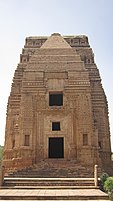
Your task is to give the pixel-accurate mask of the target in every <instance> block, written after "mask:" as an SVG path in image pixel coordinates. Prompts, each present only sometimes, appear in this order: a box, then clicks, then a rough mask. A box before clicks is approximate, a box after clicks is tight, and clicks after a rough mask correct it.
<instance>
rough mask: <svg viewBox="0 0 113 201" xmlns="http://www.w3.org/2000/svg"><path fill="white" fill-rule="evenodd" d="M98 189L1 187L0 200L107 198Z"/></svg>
mask: <svg viewBox="0 0 113 201" xmlns="http://www.w3.org/2000/svg"><path fill="white" fill-rule="evenodd" d="M108 199H109V198H108V195H107V194H105V193H104V192H102V191H100V190H98V189H92V190H91V189H79V190H76V189H68V190H67V189H63V190H58V189H57V190H54V189H53V190H52V189H49V190H48V189H46V190H43V189H40V190H36V189H33V190H31V189H28V190H24V189H18V190H17V189H1V190H0V200H108Z"/></svg>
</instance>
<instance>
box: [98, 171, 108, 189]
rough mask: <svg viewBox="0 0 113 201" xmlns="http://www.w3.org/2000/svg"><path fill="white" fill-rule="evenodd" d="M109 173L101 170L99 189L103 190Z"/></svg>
mask: <svg viewBox="0 0 113 201" xmlns="http://www.w3.org/2000/svg"><path fill="white" fill-rule="evenodd" d="M108 177H109V175H108V174H107V173H106V172H103V173H102V175H101V176H100V189H101V190H104V183H105V181H106V180H107V178H108Z"/></svg>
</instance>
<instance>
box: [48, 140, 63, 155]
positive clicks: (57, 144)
mask: <svg viewBox="0 0 113 201" xmlns="http://www.w3.org/2000/svg"><path fill="white" fill-rule="evenodd" d="M48 148H49V150H48V156H49V158H64V138H63V137H50V138H49V146H48Z"/></svg>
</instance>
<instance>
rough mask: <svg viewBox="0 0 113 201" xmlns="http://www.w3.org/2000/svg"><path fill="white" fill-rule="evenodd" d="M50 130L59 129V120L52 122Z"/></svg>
mask: <svg viewBox="0 0 113 201" xmlns="http://www.w3.org/2000/svg"><path fill="white" fill-rule="evenodd" d="M52 131H60V122H52Z"/></svg>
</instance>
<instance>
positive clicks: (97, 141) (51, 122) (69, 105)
mask: <svg viewBox="0 0 113 201" xmlns="http://www.w3.org/2000/svg"><path fill="white" fill-rule="evenodd" d="M45 159H48V160H49V159H54V160H56V159H62V160H65V161H66V160H76V161H78V162H79V163H81V164H83V165H84V166H86V167H93V165H94V164H98V166H99V167H101V168H103V169H104V170H105V171H110V168H109V169H108V166H109V167H111V148H110V131H109V120H108V105H107V100H106V96H105V93H104V90H103V87H102V84H101V78H100V75H99V70H98V68H97V66H96V64H95V61H94V54H93V52H92V49H91V48H90V45H89V42H88V38H87V36H84V35H80V36H61V35H60V34H58V33H55V34H52V35H51V36H50V37H45V36H41V37H28V38H26V42H25V46H24V49H23V50H22V54H21V55H20V63H19V64H18V66H17V68H16V70H15V73H14V78H13V83H12V87H11V93H10V96H9V99H8V106H7V119H6V133H5V146H4V159H3V164H4V166H5V171H6V172H7V171H10V170H11V171H12V170H20V169H23V168H26V167H30V166H33V165H34V164H38V163H40V161H41V160H45ZM108 164H109V165H108Z"/></svg>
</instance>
